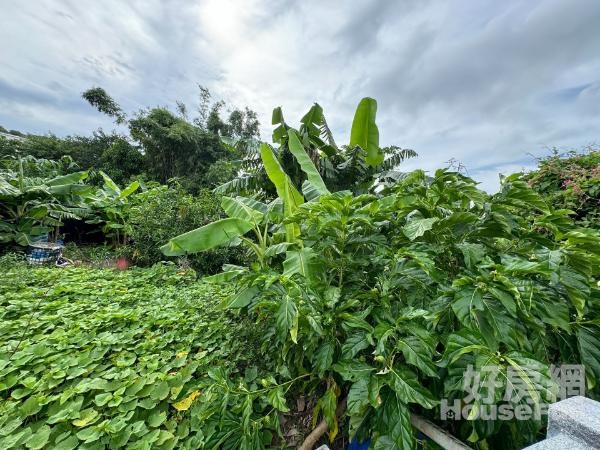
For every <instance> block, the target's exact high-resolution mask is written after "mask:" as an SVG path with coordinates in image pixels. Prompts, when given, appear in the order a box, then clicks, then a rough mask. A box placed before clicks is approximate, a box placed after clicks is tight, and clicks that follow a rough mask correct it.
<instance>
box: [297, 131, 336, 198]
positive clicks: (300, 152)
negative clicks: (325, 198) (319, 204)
mask: <svg viewBox="0 0 600 450" xmlns="http://www.w3.org/2000/svg"><path fill="white" fill-rule="evenodd" d="M288 136H289V140H288V143H289V149H290V152H291V153H292V154H293V155H294V157H295V158H296V161H298V164H299V165H300V168H301V169H302V171H303V172H304V173H305V174H306V177H307V178H308V179H307V181H308V182H309V183H310V184H311V185H312V186H313V187H314V189H315V190H316V192H318V193H319V194H320V195H323V194H328V193H329V190H328V189H327V186H325V183H324V182H323V179H322V178H321V174H319V171H318V170H317V168H316V167H315V165H314V163H313V162H312V160H311V159H310V157H309V156H308V154H307V153H306V150H304V146H303V145H302V143H301V142H300V139H298V135H297V134H296V132H295V131H294V130H291V129H290V130H288Z"/></svg>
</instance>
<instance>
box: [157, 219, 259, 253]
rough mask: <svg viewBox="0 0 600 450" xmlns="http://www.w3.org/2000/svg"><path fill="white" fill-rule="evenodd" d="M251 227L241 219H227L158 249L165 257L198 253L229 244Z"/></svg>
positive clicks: (182, 235)
mask: <svg viewBox="0 0 600 450" xmlns="http://www.w3.org/2000/svg"><path fill="white" fill-rule="evenodd" d="M252 227H253V225H252V223H250V222H247V221H245V220H242V219H236V218H231V217H230V218H228V219H221V220H217V221H216V222H212V223H209V224H208V225H204V226H203V227H200V228H196V229H195V230H192V231H188V232H187V233H184V234H180V235H179V236H176V237H174V238H172V239H171V240H170V241H169V242H168V243H167V244H165V245H163V246H162V247H161V248H160V249H161V251H162V252H163V253H164V254H165V255H167V256H178V255H185V254H188V253H198V252H202V251H205V250H210V249H211V248H215V247H218V246H220V245H225V244H227V243H230V242H231V241H233V240H234V239H235V238H237V237H240V236H243V235H244V234H246V233H247V232H248V231H250V230H251V229H252Z"/></svg>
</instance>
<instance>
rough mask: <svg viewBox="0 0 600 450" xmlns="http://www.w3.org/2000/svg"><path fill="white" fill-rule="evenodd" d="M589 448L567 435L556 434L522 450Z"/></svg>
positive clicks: (576, 449) (584, 449) (586, 449)
mask: <svg viewBox="0 0 600 450" xmlns="http://www.w3.org/2000/svg"><path fill="white" fill-rule="evenodd" d="M589 448H590V446H589V445H587V444H586V443H585V442H582V441H578V440H576V439H573V438H572V437H571V436H569V435H568V434H557V435H556V436H554V437H551V438H548V439H544V440H543V441H540V442H538V443H537V444H533V445H530V446H529V447H527V448H526V449H524V450H589Z"/></svg>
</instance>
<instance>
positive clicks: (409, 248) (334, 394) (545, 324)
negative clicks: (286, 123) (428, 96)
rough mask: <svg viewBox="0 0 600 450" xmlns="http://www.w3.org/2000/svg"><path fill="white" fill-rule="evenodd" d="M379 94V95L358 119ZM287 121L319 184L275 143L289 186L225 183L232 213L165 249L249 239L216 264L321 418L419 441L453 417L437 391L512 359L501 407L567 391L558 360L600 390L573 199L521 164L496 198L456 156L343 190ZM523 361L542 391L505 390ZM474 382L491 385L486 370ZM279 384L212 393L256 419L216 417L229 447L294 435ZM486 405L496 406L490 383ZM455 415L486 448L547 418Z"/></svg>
mask: <svg viewBox="0 0 600 450" xmlns="http://www.w3.org/2000/svg"><path fill="white" fill-rule="evenodd" d="M371 102H373V101H372V100H369V99H365V100H363V102H361V104H360V105H359V107H358V109H357V112H356V116H355V117H364V109H365V108H372V106H371V105H369V103H371ZM373 130H375V131H376V124H375V122H374V116H372V117H370V118H369V119H367V120H358V121H357V120H356V119H355V121H354V123H353V127H352V133H351V135H352V136H353V138H354V137H356V138H357V139H358V140H359V141H361V142H362V143H363V144H362V145H363V148H369V146H372V149H373V154H372V155H371V161H369V165H371V166H374V165H376V164H377V159H378V158H380V157H381V154H382V152H381V149H379V148H378V135H377V133H376V132H373ZM287 133H288V142H289V149H290V151H291V153H292V154H293V156H294V157H295V158H296V161H297V163H298V164H299V165H300V167H301V170H302V171H303V172H304V174H305V176H306V181H305V182H304V183H303V185H302V192H303V194H300V192H299V191H298V190H297V189H296V187H295V185H294V182H293V180H292V178H291V177H290V176H288V175H287V174H286V173H285V171H284V170H283V168H282V166H281V164H280V163H279V162H278V160H277V158H276V157H275V153H274V150H273V149H272V148H271V147H270V146H268V145H267V144H262V146H261V148H260V154H261V159H262V162H263V164H264V169H265V171H266V173H267V175H268V177H269V179H270V180H271V181H272V183H273V185H274V187H275V189H276V191H277V195H278V199H277V200H275V201H273V202H271V203H264V202H260V201H257V200H256V199H253V198H248V197H240V196H238V197H235V198H234V197H224V198H223V202H222V206H223V208H224V210H225V211H226V213H227V215H228V216H229V218H227V219H222V220H220V221H217V222H214V223H212V224H209V225H206V226H204V227H201V228H199V229H197V230H195V231H192V232H188V233H185V234H183V235H180V236H177V237H175V238H173V239H172V240H171V241H170V242H169V244H167V245H165V246H164V247H163V251H164V252H165V254H167V255H173V254H175V255H176V254H183V253H187V252H201V251H205V250H209V249H211V248H213V247H216V246H219V245H222V244H225V243H229V242H232V241H234V240H239V239H241V240H242V242H243V244H244V245H246V246H247V247H248V249H249V250H250V251H251V252H252V253H253V254H254V256H255V260H256V263H254V264H252V265H250V266H247V267H240V266H228V267H226V268H225V271H224V272H223V273H222V274H219V275H217V276H215V277H213V278H215V279H219V280H227V281H229V282H234V283H235V285H236V292H235V293H234V294H232V296H231V297H230V298H229V299H228V301H227V303H226V305H227V306H228V307H229V308H233V309H243V310H244V312H245V314H248V315H249V316H250V317H253V318H254V319H255V320H256V323H257V324H262V325H263V326H264V325H266V326H267V327H268V328H267V332H266V333H265V334H264V336H263V344H264V345H270V346H271V348H272V349H273V351H276V352H277V360H276V364H275V366H274V367H273V372H274V373H276V374H278V377H279V382H280V383H281V382H290V383H292V382H295V384H296V385H299V384H300V385H301V387H299V386H298V387H297V388H296V393H297V392H301V393H302V395H308V396H310V397H314V398H317V399H318V400H317V402H316V405H315V408H314V410H313V419H314V420H315V421H316V420H318V419H319V418H321V417H322V418H323V420H324V421H325V422H326V424H327V428H328V429H329V437H330V440H332V441H333V440H334V439H335V437H336V435H337V434H338V432H339V430H340V429H341V428H344V432H345V433H349V434H350V436H357V437H359V438H360V439H361V440H362V439H367V438H369V437H370V438H371V439H372V440H373V441H372V446H373V448H374V449H387V448H402V449H409V448H413V446H414V438H413V432H412V429H411V421H410V415H411V413H414V412H417V413H421V414H426V415H430V416H431V417H432V418H434V419H437V418H438V417H439V412H438V410H437V408H438V406H439V399H442V398H446V399H455V398H457V399H461V398H463V397H464V396H465V395H466V393H465V392H464V386H463V384H462V381H463V372H464V371H465V370H466V368H467V366H468V365H472V366H473V367H474V368H475V369H476V370H481V369H482V367H484V366H490V365H494V366H497V367H498V368H499V371H500V375H501V376H500V378H499V379H496V380H495V382H496V383H499V385H496V388H497V390H496V392H497V395H496V396H495V397H493V398H492V399H491V402H492V404H496V405H500V404H509V405H512V406H514V407H516V406H518V405H519V404H521V403H524V402H526V401H531V402H532V404H533V407H534V408H539V407H540V405H541V404H542V403H545V402H551V401H553V400H555V398H556V385H555V384H554V383H555V382H554V381H553V380H552V379H551V376H550V371H549V368H550V367H549V366H550V365H551V364H554V363H569V362H572V363H583V364H585V367H586V377H587V384H588V389H589V391H590V395H597V393H598V382H599V381H600V359H599V358H598V356H599V355H598V348H599V346H600V326H599V324H598V317H599V315H598V314H599V312H600V304H599V301H600V290H599V289H598V285H597V283H596V280H597V279H598V276H599V275H600V264H599V262H600V236H599V235H598V233H597V232H596V231H595V230H592V229H588V228H579V229H578V228H576V226H575V224H574V222H573V221H572V219H570V218H569V214H570V211H568V210H564V209H556V208H554V207H553V206H551V205H550V204H548V203H547V202H546V201H545V200H544V199H543V198H542V197H541V196H540V195H539V194H537V193H536V192H535V191H534V190H532V189H531V188H530V187H529V186H528V185H527V184H526V183H525V182H524V181H522V180H520V177H521V176H520V175H519V174H516V175H513V176H510V177H507V178H505V179H504V181H503V186H502V190H501V191H500V192H499V193H498V194H495V195H493V196H489V195H487V194H486V193H484V192H482V191H480V190H478V189H477V188H476V183H475V182H474V181H473V180H471V179H469V178H467V177H465V176H463V175H461V174H459V173H454V172H450V171H447V170H438V171H437V172H436V173H435V175H434V176H433V177H432V178H429V177H426V176H425V173H424V172H422V171H415V172H412V173H409V174H406V175H405V176H404V177H402V179H401V180H400V181H398V182H397V183H395V184H394V185H393V186H391V187H386V188H384V190H383V191H382V192H381V193H380V195H377V196H376V195H365V194H362V195H356V194H353V193H352V192H350V191H340V192H336V193H330V192H329V190H328V188H327V186H326V185H325V183H324V181H323V179H322V178H321V176H320V174H319V172H318V170H317V168H316V167H315V165H314V164H313V162H312V160H311V158H310V157H309V156H308V153H307V152H306V150H305V148H304V146H303V145H302V143H301V141H300V139H298V135H297V132H296V131H295V130H291V129H290V130H288V131H287ZM378 153H379V156H378V155H377V154H378ZM248 232H250V233H251V235H252V236H253V238H252V239H250V238H248V237H246V235H247V233H248ZM509 368H511V370H512V369H514V370H515V373H516V374H517V376H518V378H519V379H520V382H521V383H523V384H524V385H525V386H528V391H529V392H530V396H529V397H528V398H527V397H526V398H523V397H521V398H516V399H512V398H504V397H503V395H502V394H503V393H504V389H505V388H507V386H508V383H509V381H508V379H507V371H508V369H509ZM531 371H533V372H535V375H536V376H535V377H531ZM488 375H489V373H488ZM473 389H475V393H476V394H481V395H482V398H485V397H486V395H485V393H486V392H487V391H486V389H487V387H486V386H485V384H484V383H483V384H480V385H478V386H473ZM294 391H295V390H294V389H292V390H291V393H294ZM269 395H273V394H271V393H266V392H260V393H258V394H256V395H252V396H249V395H248V394H245V395H239V396H231V395H226V396H224V397H222V396H219V397H216V398H215V399H213V401H214V402H215V407H214V409H213V411H214V412H213V417H215V416H216V417H215V418H214V420H216V421H218V420H220V419H218V418H219V417H222V413H220V411H223V410H227V411H231V412H230V413H229V414H232V415H233V417H237V420H239V421H240V422H241V423H242V424H243V426H242V427H240V428H239V429H236V430H235V431H234V430H232V429H231V427H230V426H229V425H224V424H220V423H219V424H218V425H217V427H218V428H219V430H220V431H221V433H227V436H228V438H227V440H226V441H224V443H223V447H224V448H248V449H250V448H254V449H256V448H263V447H268V446H269V444H270V443H266V442H265V441H264V439H263V436H264V434H263V433H264V432H265V430H269V429H272V430H273V432H277V431H279V428H278V425H279V423H278V421H277V417H278V414H280V413H286V412H288V411H289V408H290V407H289V405H290V404H293V399H294V398H293V396H291V395H290V396H285V395H284V393H281V401H280V402H278V404H275V405H274V406H275V410H276V411H274V410H273V409H272V407H271V406H273V405H272V403H273V402H271V406H267V405H268V404H269V402H268V400H269ZM276 395H277V396H278V397H279V394H276ZM205 400H206V401H207V402H208V401H210V400H211V399H210V398H206V399H205ZM286 400H289V401H287V402H286ZM474 407H475V411H480V410H483V409H484V408H486V405H485V404H484V403H483V401H482V400H480V399H479V398H477V397H476V398H475V403H474ZM236 411H239V413H238V414H237V415H236V414H235V412H236ZM257 423H258V424H260V426H257ZM313 423H314V422H313ZM446 426H448V427H449V428H450V429H451V430H452V431H453V432H454V434H456V435H458V436H460V437H462V438H463V439H465V440H468V441H470V442H473V443H475V444H476V445H477V446H478V447H480V448H520V447H522V446H523V445H525V444H526V443H528V442H531V441H533V440H535V439H536V437H537V433H538V432H539V430H540V429H541V428H542V426H543V423H542V421H541V420H537V419H535V418H531V419H530V420H513V421H501V420H483V419H479V418H477V416H476V415H473V416H471V420H461V421H456V422H448V423H447V424H446ZM312 443H314V442H312ZM302 448H304V447H302ZM307 448H310V447H307Z"/></svg>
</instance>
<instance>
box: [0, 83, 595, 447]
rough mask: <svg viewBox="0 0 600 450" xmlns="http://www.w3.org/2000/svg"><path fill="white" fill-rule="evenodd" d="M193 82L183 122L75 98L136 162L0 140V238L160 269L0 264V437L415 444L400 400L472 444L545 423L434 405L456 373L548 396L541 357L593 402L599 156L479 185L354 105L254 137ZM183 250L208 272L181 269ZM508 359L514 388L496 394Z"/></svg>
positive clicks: (252, 123) (522, 438) (510, 443)
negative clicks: (455, 414)
mask: <svg viewBox="0 0 600 450" xmlns="http://www.w3.org/2000/svg"><path fill="white" fill-rule="evenodd" d="M202 93H203V94H202V95H203V97H202V98H203V99H204V103H203V105H204V106H203V107H201V108H200V111H199V115H198V117H197V118H195V119H192V120H189V119H188V112H187V110H186V107H185V106H184V105H183V104H180V105H179V108H178V113H177V114H174V113H172V112H170V111H168V110H166V109H164V108H154V109H149V110H145V111H141V112H139V113H137V114H135V115H133V116H129V115H128V114H126V113H125V112H124V111H123V110H122V109H121V108H120V106H119V105H118V104H117V103H116V102H115V101H114V100H113V99H112V98H110V97H109V96H108V94H106V92H104V91H103V90H102V89H100V88H94V89H91V90H89V91H86V93H84V97H85V99H86V100H87V101H88V102H89V103H90V104H91V105H93V106H94V107H96V108H97V109H98V110H99V111H101V112H102V113H105V114H108V115H109V116H111V117H113V118H114V119H115V122H116V123H118V124H121V125H125V126H127V127H128V130H129V133H130V136H127V137H119V139H120V141H115V142H120V143H121V144H119V145H120V146H121V147H119V148H121V150H114V152H115V154H119V153H118V152H119V151H121V152H122V153H120V154H121V156H119V157H118V158H121V157H123V158H125V159H127V158H126V156H123V155H127V154H128V152H129V151H130V150H132V151H134V152H137V156H136V158H137V157H141V158H142V160H143V161H144V163H143V164H142V165H141V166H140V165H139V164H138V165H137V166H136V165H135V164H132V166H131V167H134V168H136V170H137V172H135V171H134V172H132V173H126V172H127V170H126V168H127V167H128V166H127V164H124V165H123V167H122V168H121V169H122V171H121V172H120V173H117V172H116V171H115V172H110V170H113V169H114V170H116V169H117V167H114V168H113V169H110V170H109V167H108V166H107V167H104V168H105V169H107V171H108V172H109V173H107V172H106V171H104V170H100V169H102V168H103V167H98V166H88V165H85V163H83V160H82V159H79V160H77V158H82V156H81V154H83V153H85V152H79V151H76V152H74V153H72V154H67V156H66V157H62V155H61V157H60V158H59V157H58V154H51V153H47V154H42V153H34V152H33V151H29V153H27V151H25V145H30V144H31V142H32V141H31V140H25V141H18V142H20V143H19V144H14V143H13V142H16V141H11V143H10V145H9V147H10V148H11V149H12V150H14V149H15V148H16V147H14V146H15V145H18V146H21V147H19V151H20V152H23V153H26V154H28V155H29V156H22V155H21V154H19V155H15V153H14V151H13V152H12V153H10V152H9V153H8V154H6V153H5V157H4V159H3V161H2V168H1V171H0V200H1V201H2V209H1V210H0V243H2V244H4V245H3V248H5V249H8V248H15V245H17V246H24V245H27V244H28V243H30V242H31V240H32V239H33V238H35V237H36V236H38V235H39V234H41V233H45V232H51V233H52V234H53V235H54V237H58V236H61V230H62V231H64V230H68V229H69V226H73V224H75V225H77V226H82V224H85V225H86V226H91V227H92V228H93V230H94V231H95V232H98V231H99V232H101V236H102V240H103V241H105V242H106V243H108V244H109V245H111V246H113V247H114V248H116V249H118V252H119V254H123V255H127V256H128V257H129V258H130V260H131V261H133V262H135V263H138V264H139V265H147V266H150V265H152V264H154V263H156V262H157V261H159V260H161V259H164V258H173V259H175V258H177V263H178V268H175V266H162V265H157V266H154V267H153V268H150V269H145V270H142V269H137V268H136V269H132V270H131V271H128V272H124V273H119V272H113V271H107V270H92V269H89V268H82V269H69V270H64V271H60V270H51V269H36V270H27V269H25V268H24V267H22V266H20V265H19V264H18V263H17V262H15V261H16V260H13V259H10V258H8V257H7V258H5V264H6V266H7V267H12V266H14V269H12V270H10V271H9V272H8V275H7V277H6V281H4V280H3V281H2V285H1V286H0V292H2V300H0V301H1V302H2V306H3V312H2V316H1V317H0V333H1V335H2V336H3V338H4V339H3V341H4V342H5V344H4V347H2V348H1V349H0V357H1V359H0V370H1V371H2V374H1V375H0V388H3V389H2V390H1V391H0V395H1V396H2V397H1V398H2V400H3V403H2V404H1V406H0V408H2V410H0V438H2V439H3V441H2V442H1V444H2V445H3V448H4V447H6V448H9V447H10V446H15V447H18V446H22V445H25V446H27V447H29V448H44V447H48V448H75V446H78V445H79V446H81V447H82V448H105V447H106V446H109V447H111V448H119V447H123V446H129V447H130V448H173V447H178V448H206V449H221V448H223V449H248V450H250V449H251V450H259V449H262V448H265V449H266V448H290V447H295V446H297V445H300V448H301V449H306V448H312V445H313V444H316V443H317V442H330V443H331V445H332V446H333V447H334V448H342V447H343V445H345V444H346V443H347V442H348V441H349V440H350V439H352V438H356V439H357V440H359V441H363V440H367V439H370V440H371V448H373V449H376V450H382V449H388V448H389V449H391V448H395V449H414V448H415V445H416V438H415V435H414V432H413V430H412V426H411V415H414V414H419V415H423V416H426V417H428V418H429V419H431V420H434V421H436V422H438V423H441V424H442V425H443V426H444V427H445V428H446V429H447V430H449V431H450V432H451V433H452V434H454V435H456V436H458V437H459V438H461V439H463V440H465V441H468V442H470V443H471V444H472V445H474V446H475V447H477V448H479V449H482V450H483V449H485V450H487V449H496V448H498V449H501V448H502V449H503V448H507V449H515V448H521V447H522V446H524V445H525V444H527V443H529V442H532V441H534V440H536V439H537V438H539V437H540V433H541V431H542V430H543V427H544V422H543V420H537V419H530V420H512V421H501V420H483V419H480V418H478V417H476V416H475V415H474V416H471V417H470V418H469V420H465V419H463V420H456V421H444V422H441V421H440V420H439V417H440V399H448V400H450V401H452V400H454V399H462V398H464V397H465V395H466V392H465V391H464V386H463V372H464V371H465V369H466V368H467V367H468V366H470V365H471V366H473V367H474V368H475V369H476V370H477V369H481V368H482V367H484V366H490V365H494V366H498V367H499V370H500V378H499V379H497V380H496V381H497V382H498V383H500V384H499V385H497V386H496V387H497V390H496V392H497V393H498V395H497V396H496V397H494V398H492V399H491V401H492V403H493V404H495V405H506V404H508V405H511V406H515V407H516V406H519V405H521V404H525V403H526V402H527V401H528V400H531V401H532V406H533V407H534V408H537V407H539V406H540V405H541V404H542V403H545V402H549V401H553V400H555V399H556V388H557V386H556V384H555V381H554V380H552V379H551V377H550V376H549V368H550V366H551V365H552V364H561V363H563V364H564V363H582V364H584V365H585V366H586V382H587V389H588V391H587V393H588V395H590V396H592V397H598V396H599V394H600V391H599V389H600V387H599V384H600V354H599V353H598V349H599V348H600V323H599V320H600V315H599V313H600V288H599V286H598V279H599V277H600V235H599V233H598V229H597V227H598V185H599V183H598V176H599V172H598V152H597V151H596V152H593V151H592V152H588V153H587V154H584V155H568V156H569V157H568V158H561V157H559V156H558V155H553V156H551V157H549V158H547V159H544V160H542V161H540V167H539V169H538V170H536V171H534V172H531V173H529V174H515V175H511V176H508V177H504V178H503V180H502V186H501V190H500V192H498V193H497V194H494V195H489V194H487V193H485V192H483V191H481V190H479V189H478V188H477V183H476V182H475V181H474V180H472V179H470V178H468V177H466V176H465V175H463V174H461V173H458V172H454V171H452V170H449V169H440V170H438V171H436V172H434V173H433V174H431V175H429V176H428V175H426V174H425V173H424V172H423V171H420V170H417V171H413V172H410V173H401V172H399V171H397V166H398V164H400V163H401V162H402V161H403V160H404V159H405V158H409V157H413V156H415V155H416V154H415V153H414V152H412V151H411V150H402V149H400V148H399V147H395V146H392V147H387V148H382V147H380V145H379V131H378V128H377V124H376V120H375V119H376V110H377V105H376V102H375V101H374V100H373V99H370V98H365V99H363V100H362V101H361V102H360V103H359V105H358V107H357V109H356V112H355V116H354V120H353V122H352V125H351V130H350V133H349V135H350V141H349V142H348V144H347V145H338V144H337V143H336V141H335V140H334V138H333V135H332V133H331V130H330V129H329V127H328V125H327V121H326V119H325V116H324V114H323V110H322V109H321V107H320V106H319V105H318V104H315V105H313V106H312V107H311V108H310V110H309V111H308V112H307V113H306V114H305V115H304V116H303V117H302V119H301V121H300V124H299V126H298V127H297V128H293V127H292V126H291V125H290V124H289V123H287V122H286V121H285V120H284V118H283V113H282V111H281V109H280V108H276V109H275V110H274V112H273V125H275V126H276V128H275V130H274V133H273V144H274V145H269V144H267V143H261V142H259V141H258V139H257V125H258V124H257V122H256V120H255V116H254V115H253V113H252V112H251V111H250V110H245V111H238V112H237V113H236V114H233V113H232V115H230V117H229V119H228V121H223V120H221V118H220V114H219V111H220V110H221V108H223V105H222V104H220V103H217V104H215V105H213V106H212V108H211V107H209V104H208V97H207V95H208V94H207V92H205V91H202ZM50 138H51V137H48V139H50ZM111 142H112V141H111ZM4 144H6V142H4ZM127 146H129V147H127ZM100 147H101V146H100ZM100 147H99V148H100ZM113 147H114V145H113V144H110V148H111V149H112V148H113ZM4 148H7V147H6V146H5V147H4ZM12 150H11V151H12ZM105 151H107V150H106V148H105V149H104V150H103V151H102V154H104V152H105ZM69 155H70V156H69ZM42 156H43V157H47V158H50V159H40V157H42ZM107 158H108V156H107ZM118 158H117V160H118ZM106 160H108V159H106ZM97 161H101V159H97ZM82 163H83V164H84V166H83V167H81V166H80V165H79V164H82ZM117 166H118V164H117ZM140 167H143V173H141V172H140V171H139V168H140ZM111 174H113V175H114V174H116V175H115V176H116V177H117V178H118V179H117V181H115V180H114V179H113V178H112V177H111ZM173 177H175V178H176V179H175V180H173V179H172V178H173ZM207 187H212V188H215V189H214V191H212V192H211V191H210V190H207V189H206V188H207ZM66 232H67V233H68V231H66ZM189 264H192V266H193V267H195V268H196V269H198V270H199V271H200V272H201V273H202V274H207V273H216V272H218V273H216V274H215V275H213V276H212V277H210V278H204V279H203V280H201V281H195V280H194V276H193V275H192V273H191V272H189V271H187V269H184V268H185V267H188V265H189ZM221 267H222V269H221ZM222 283H223V284H222ZM217 304H218V306H217ZM1 361H4V362H3V363H2V362H1ZM2 364H3V365H2ZM511 369H514V370H516V373H517V376H518V377H519V379H520V381H521V382H522V383H525V385H526V386H527V387H528V392H529V393H530V398H524V399H523V398H520V399H505V398H503V396H502V394H503V393H504V389H505V388H506V387H507V386H508V383H509V381H508V380H507V373H508V371H509V370H511ZM532 371H533V373H534V375H535V379H534V380H533V381H532V379H531V378H530V375H531V373H532ZM483 381H486V380H483ZM474 388H475V389H478V388H479V389H480V390H479V391H477V392H476V394H477V393H479V394H482V395H484V396H485V391H484V389H485V388H486V387H485V385H480V386H478V387H474ZM474 406H475V411H481V410H483V409H485V407H486V405H485V404H483V402H482V401H481V400H480V399H478V398H476V399H475V403H474ZM317 423H319V426H317ZM313 428H314V430H315V431H314V432H313V433H311V430H312V429H313ZM319 430H321V431H320V432H319ZM325 431H326V432H327V436H326V437H325V436H323V435H322V434H323V433H324V432H325ZM303 440H304V443H302V442H303Z"/></svg>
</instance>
